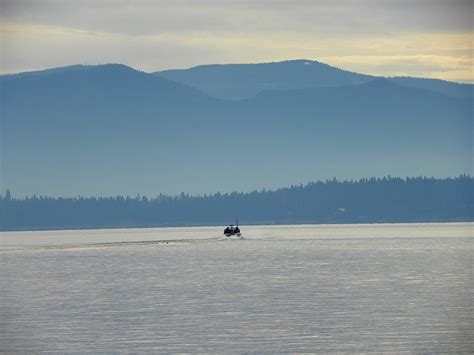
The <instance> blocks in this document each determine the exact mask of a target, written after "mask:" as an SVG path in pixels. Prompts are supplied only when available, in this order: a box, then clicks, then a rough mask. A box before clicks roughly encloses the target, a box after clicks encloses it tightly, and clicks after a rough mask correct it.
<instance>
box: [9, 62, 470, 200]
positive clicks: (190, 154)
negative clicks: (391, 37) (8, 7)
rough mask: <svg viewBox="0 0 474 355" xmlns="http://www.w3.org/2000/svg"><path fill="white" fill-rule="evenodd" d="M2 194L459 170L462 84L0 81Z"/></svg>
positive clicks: (463, 162) (276, 75)
mask: <svg viewBox="0 0 474 355" xmlns="http://www.w3.org/2000/svg"><path fill="white" fill-rule="evenodd" d="M0 90H1V130H2V132H1V138H2V144H1V151H0V153H1V158H2V168H1V173H2V190H5V189H7V188H9V189H11V190H12V192H13V193H14V194H16V195H25V194H28V195H32V194H45V195H52V196H61V195H63V196H71V195H114V194H136V193H142V194H147V195H156V194H158V193H160V192H164V193H170V194H173V193H178V192H181V191H186V192H190V193H206V192H215V191H234V190H237V191H249V190H252V189H261V188H275V187H279V186H285V185H289V184H292V183H299V182H306V181H312V180H316V179H324V178H329V177H332V176H338V177H340V178H349V179H350V178H359V177H363V176H385V175H390V174H391V175H397V176H418V175H433V176H455V175H459V174H461V173H471V172H472V108H473V85H470V84H458V83H452V82H446V81H441V80H433V79H418V78H381V77H374V76H369V75H363V74H357V73H352V72H348V71H344V70H341V69H338V68H334V67H331V66H329V65H326V64H323V63H319V62H315V61H308V60H298V61H286V62H279V63H263V64H236V65H208V66H200V67H195V68H191V69H186V70H171V71H162V72H157V73H144V72H141V71H137V70H135V69H132V68H130V67H127V66H125V65H121V64H106V65H97V66H82V65H75V66H70V67H64V68H54V69H49V70H44V71H39V72H26V73H19V74H12V75H3V76H0Z"/></svg>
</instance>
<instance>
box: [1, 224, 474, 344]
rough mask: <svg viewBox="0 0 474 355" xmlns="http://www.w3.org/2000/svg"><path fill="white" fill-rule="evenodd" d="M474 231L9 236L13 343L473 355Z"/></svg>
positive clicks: (387, 228)
mask: <svg viewBox="0 0 474 355" xmlns="http://www.w3.org/2000/svg"><path fill="white" fill-rule="evenodd" d="M472 228H473V224H407V225H360V226H354V225H346V226H253V227H244V228H243V232H244V239H242V240H227V239H225V238H223V237H222V235H221V232H222V231H221V228H211V227H206V228H185V229H180V228H163V229H121V230H90V231H55V232H15V233H0V241H1V245H0V267H1V276H0V277H1V278H0V301H1V303H0V316H1V324H0V329H1V332H0V344H1V345H0V348H1V350H5V351H12V350H19V351H41V350H43V351H66V350H69V351H119V350H125V351H132V350H136V351H157V352H199V351H201V352H223V351H232V352H262V351H264V352H275V351H278V352H302V351H319V352H328V351H342V352H349V351H356V352H366V351H376V352H380V351H394V352H402V351H412V352H449V353H453V352H462V351H465V352H469V351H472V349H474V341H473V339H474V334H473V333H474V326H473V325H474V306H473V302H472V300H473V299H474V297H473V296H474V295H473V293H474V287H473V279H472V255H473V249H474V245H473V241H474V237H473V233H472V230H473V229H472Z"/></svg>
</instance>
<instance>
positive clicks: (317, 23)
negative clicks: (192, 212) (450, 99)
mask: <svg viewBox="0 0 474 355" xmlns="http://www.w3.org/2000/svg"><path fill="white" fill-rule="evenodd" d="M0 1H1V2H0V4H1V9H0V21H1V49H2V51H1V53H2V54H1V68H0V69H1V72H3V73H11V72H19V71H26V70H37V69H42V68H49V67H56V66H63V65H69V64H76V63H81V64H97V63H107V62H119V63H124V64H128V65H130V66H133V67H135V68H138V69H141V70H144V71H157V70H161V69H168V68H182V67H191V66H194V65H199V64H208V63H229V62H232V63H236V62H265V61H278V60H284V59H296V58H307V59H314V60H319V61H323V62H327V63H329V64H333V65H336V66H340V67H343V68H346V69H350V70H354V71H358V72H364V73H369V74H379V75H411V76H425V77H436V78H443V79H448V80H455V81H465V82H472V81H474V74H473V70H472V68H473V66H472V64H473V40H474V35H473V28H472V23H473V1H470V0H468V1H465V0H463V1H457V0H450V1H441V0H429V1H428V0H418V1H405V0H401V1H383V0H382V1H380V0H378V1H375V0H357V1H356V0H353V1H350V0H345V1H330V0H322V1H305V0H293V1H290V0H282V1H275V0H273V1H270V0H260V1H244V0H240V1H224V0H222V1H216V0H204V1H184V0H181V1H180V0H174V1H92V0H90V1H89V0H83V1H66V0H62V1H61V0H40V1H33V0H29V1H25V0H0Z"/></svg>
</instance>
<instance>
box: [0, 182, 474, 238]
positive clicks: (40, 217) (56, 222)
mask: <svg viewBox="0 0 474 355" xmlns="http://www.w3.org/2000/svg"><path fill="white" fill-rule="evenodd" d="M473 188H474V178H472V177H470V176H466V175H461V176H459V177H457V178H447V179H436V178H424V177H417V178H406V179H401V178H390V177H388V178H381V179H380V178H371V179H362V180H359V181H343V182H341V181H337V180H335V179H334V180H328V181H325V182H312V183H309V184H307V185H304V186H303V185H299V186H291V187H288V188H281V189H278V190H275V191H265V190H262V191H253V192H250V193H236V192H233V193H230V194H228V193H226V194H221V193H216V194H213V195H204V196H189V195H187V194H184V193H183V194H181V195H179V196H166V195H160V196H158V197H155V198H147V197H140V196H137V197H134V198H130V197H122V196H117V197H100V198H95V197H93V198H83V197H77V198H50V197H36V196H34V197H26V198H16V197H14V196H13V197H12V195H11V194H10V192H7V193H6V195H5V196H0V213H1V215H0V217H1V219H0V229H1V230H35V229H74V228H105V227H151V226H184V225H223V224H227V223H232V222H233V221H234V220H235V218H236V217H239V219H240V221H241V223H242V224H292V223H375V222H442V221H473V220H474V213H473V200H474V199H473V191H474V189H473Z"/></svg>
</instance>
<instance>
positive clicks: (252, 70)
mask: <svg viewBox="0 0 474 355" xmlns="http://www.w3.org/2000/svg"><path fill="white" fill-rule="evenodd" d="M154 74H155V75H158V76H161V77H164V78H167V79H170V80H174V81H177V82H180V83H182V84H186V85H189V86H191V87H194V88H196V89H199V90H201V91H203V92H205V93H207V94H208V95H211V96H214V97H218V98H221V99H231V100H239V99H245V98H250V97H252V96H255V95H256V94H258V93H259V92H262V91H265V90H291V89H305V88H315V87H332V86H347V85H354V84H362V83H365V82H368V81H371V80H373V79H376V78H380V77H377V76H372V75H366V74H359V73H355V72H351V71H347V70H343V69H340V68H336V67H333V66H330V65H328V64H324V63H320V62H318V61H313V60H307V59H300V60H288V61H283V62H271V63H259V64H214V65H201V66H197V67H193V68H189V69H174V70H163V71H158V72H155V73H154ZM386 79H387V80H390V81H392V82H395V83H397V84H399V85H402V86H407V87H416V88H421V89H426V90H430V91H434V92H439V93H443V94H445V95H449V96H453V97H469V96H472V94H473V87H474V86H473V85H472V84H459V83H454V82H449V81H444V80H439V79H425V78H412V77H389V78H386Z"/></svg>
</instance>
